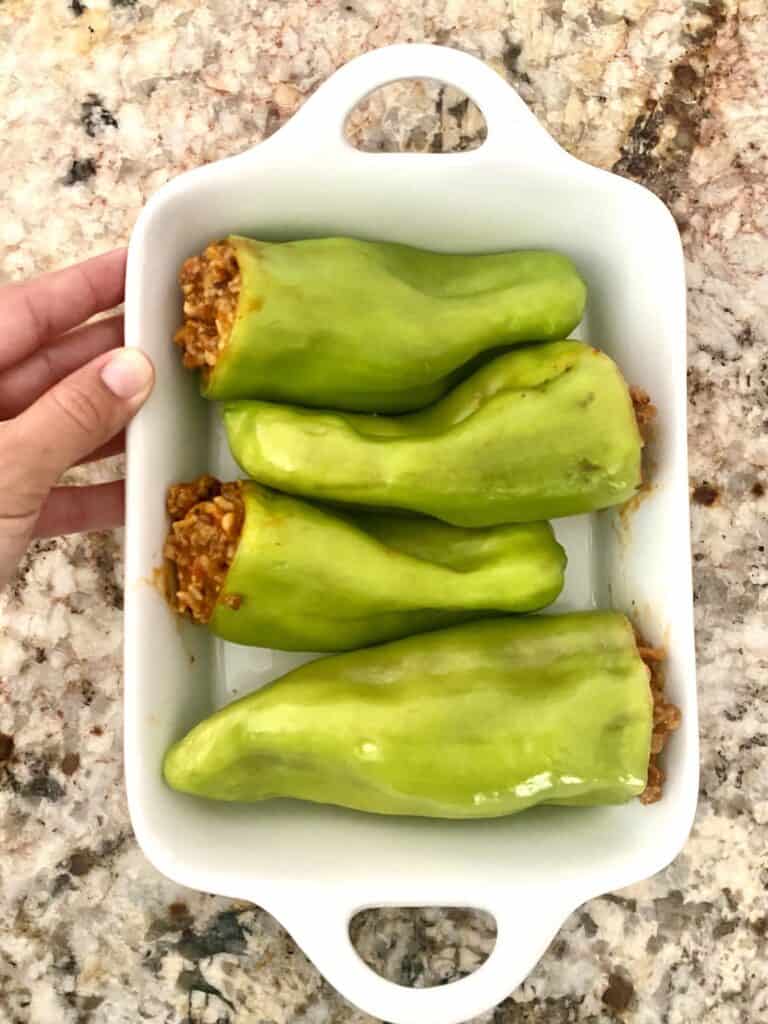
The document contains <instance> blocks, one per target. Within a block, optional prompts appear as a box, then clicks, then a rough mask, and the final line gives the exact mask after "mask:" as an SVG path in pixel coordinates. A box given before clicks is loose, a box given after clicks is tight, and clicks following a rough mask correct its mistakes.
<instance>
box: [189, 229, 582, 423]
mask: <svg viewBox="0 0 768 1024" xmlns="http://www.w3.org/2000/svg"><path fill="white" fill-rule="evenodd" d="M181 283H182V288H183V290H184V295H185V306H184V310H185V317H186V322H185V324H184V325H183V327H182V328H181V330H180V331H179V332H178V333H177V336H176V340H177V342H178V343H179V344H180V345H181V346H182V347H183V348H184V349H185V364H186V365H187V366H190V367H202V368H204V372H203V381H202V391H203V394H204V395H205V396H206V397H207V398H212V399H231V398H262V399H269V400H272V401H284V402H295V403H296V404H298V405H311V406H319V407H324V406H328V407H331V408H336V409H352V410H358V411H363V412H402V411H405V410H411V409H418V408H421V407H423V406H425V405H427V404H429V403H430V402H433V401H435V399H437V398H438V397H439V396H440V395H442V394H443V393H444V392H445V391H446V390H447V389H448V388H449V387H450V385H451V383H452V382H453V381H454V380H455V379H456V374H457V371H459V372H460V369H461V367H463V366H464V365H465V364H466V363H468V362H470V361H471V360H473V359H474V358H475V357H476V356H478V355H480V354H481V353H484V352H487V351H489V350H491V349H494V348H498V347H499V346H507V345H513V344H517V343H519V342H526V341H547V340H551V339H554V338H563V337H565V336H566V335H567V334H569V332H570V331H571V330H572V329H573V328H574V327H575V326H576V325H577V324H578V322H579V320H580V319H581V317H582V314H583V311H584V302H585V295H586V290H585V286H584V283H583V281H582V280H581V278H580V277H579V275H578V273H577V271H576V269H575V268H574V266H573V264H572V263H571V261H570V260H569V259H568V258H567V257H565V256H562V255H560V254H559V253H555V252H544V251H542V252H535V251H533V252H507V253H497V254H493V255H449V254H445V253H435V252H426V251H423V250H420V249H413V248H410V247H408V246H405V245H394V244H391V243H385V242H366V241H360V240H357V239H353V238H318V239H308V240H304V241H296V242H279V243H271V242H260V241H254V240H252V239H248V238H240V237H237V236H231V237H230V238H228V239H227V240H226V241H225V242H221V243H214V244H213V245H211V246H209V247H208V249H206V251H205V253H203V255H202V256H200V257H193V258H192V259H191V260H189V261H187V263H185V265H184V267H183V268H182V273H181Z"/></svg>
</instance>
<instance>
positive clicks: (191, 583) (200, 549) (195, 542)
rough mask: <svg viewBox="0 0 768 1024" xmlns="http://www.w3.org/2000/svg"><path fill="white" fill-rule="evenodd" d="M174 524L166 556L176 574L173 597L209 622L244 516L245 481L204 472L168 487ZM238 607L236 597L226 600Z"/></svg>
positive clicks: (191, 614)
mask: <svg viewBox="0 0 768 1024" xmlns="http://www.w3.org/2000/svg"><path fill="white" fill-rule="evenodd" d="M166 508H167V510H168V515H169V516H170V518H171V528H170V530H169V531H168V537H167V538H166V541H165V547H164V548H163V554H164V556H165V558H166V559H167V560H168V562H169V563H170V565H171V568H172V570H173V576H174V578H175V582H174V586H173V588H172V592H171V593H170V595H169V600H170V602H171V605H172V607H173V608H174V609H175V610H176V611H177V612H179V614H181V615H187V616H189V617H190V618H192V619H193V620H194V621H195V622H202V623H205V622H208V620H209V619H210V617H211V615H213V609H214V607H215V605H216V602H217V600H218V598H219V593H220V592H221V588H222V587H223V585H224V579H225V578H226V575H227V572H228V570H229V567H230V565H231V563H232V559H233V558H234V557H235V551H236V550H237V545H238V542H239V540H240V534H241V532H242V529H243V521H244V519H245V506H244V504H243V496H242V485H241V484H240V483H239V482H236V483H231V484H222V483H221V482H220V481H218V480H217V479H216V478H215V477H212V476H201V477H200V478H199V479H197V480H194V481H192V482H191V483H186V484H175V485H174V486H172V487H170V488H169V489H168V497H167V500H166ZM225 601H226V603H227V604H229V605H230V607H234V608H236V607H238V605H239V600H238V598H237V597H236V596H235V595H232V594H230V595H227V597H226V598H225Z"/></svg>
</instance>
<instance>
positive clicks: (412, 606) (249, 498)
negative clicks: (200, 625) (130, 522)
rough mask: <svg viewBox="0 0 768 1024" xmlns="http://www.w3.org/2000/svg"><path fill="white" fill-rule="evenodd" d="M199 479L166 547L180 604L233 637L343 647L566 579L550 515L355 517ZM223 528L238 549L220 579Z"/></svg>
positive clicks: (460, 616) (293, 646) (540, 594)
mask: <svg viewBox="0 0 768 1024" xmlns="http://www.w3.org/2000/svg"><path fill="white" fill-rule="evenodd" d="M203 479H204V481H209V482H210V483H208V485H207V486H208V489H207V491H205V493H202V494H198V495H197V498H198V501H197V503H196V504H194V505H193V506H192V507H191V508H186V507H185V508H183V509H182V510H181V513H180V514H179V515H178V516H177V517H176V521H175V522H174V523H173V525H172V527H171V532H170V536H169V543H168V544H167V545H166V554H167V556H168V557H169V559H170V560H171V561H172V562H173V563H175V565H176V574H177V577H178V580H177V587H176V601H177V607H178V610H180V611H191V612H193V613H194V612H198V613H199V614H197V615H196V616H195V617H196V618H197V619H198V621H207V622H208V626H209V628H210V630H211V631H212V632H213V633H215V634H216V635H218V636H220V637H223V638H224V639H225V640H231V641H234V642H235V643H239V644H255V645H261V646H264V647H276V648H281V649H283V650H299V651H302V650H305V651H307V650H308V651H341V650H347V649H349V648H352V647H362V646H366V645H368V644H374V643H380V642H382V641H383V640H390V639H394V638H396V637H402V636H406V635H407V634H409V633H416V632H419V631H422V630H428V629H435V628H436V627H438V626H446V625H450V624H452V623H455V622H463V621H466V620H467V619H470V618H477V617H479V616H481V615H484V614H485V615H487V614H488V613H489V612H493V611H496V612H500V611H507V612H528V611H532V610H536V609H539V608H543V607H544V606H545V605H547V604H549V603H550V602H551V601H554V599H555V598H556V597H557V595H558V594H559V593H560V590H561V589H562V586H563V570H564V567H565V552H564V551H563V549H562V547H561V546H560V545H559V544H558V543H557V541H556V540H555V538H554V534H553V532H552V528H551V527H550V525H549V524H548V523H530V524H526V525H519V526H498V527H493V528H488V529H485V530H464V529H461V528H459V527H455V526H447V525H446V524H445V523H440V522H437V521H436V520H430V519H423V518H418V517H414V516H402V517H397V516H391V515H390V516H387V515H382V514H379V515H376V514H369V515H366V514H358V515H354V516H353V515H346V514H342V513H336V512H334V511H332V510H331V509H324V508H321V507H318V506H316V505H313V504H310V503H308V502H305V501H300V500H297V499H295V498H291V497H287V496H286V495H283V494H277V493H275V492H274V491H269V490H266V489H265V488H263V487H260V486H259V485H258V484H255V483H253V482H244V483H242V484H240V485H236V484H225V485H224V488H223V490H224V493H225V498H224V499H222V498H215V497H213V495H214V494H219V493H220V491H221V487H220V485H218V482H217V481H213V478H210V477H209V478H203ZM181 486H182V487H189V486H194V485H181ZM200 499H202V500H200ZM216 502H218V504H217V503H216ZM239 503H240V505H241V509H242V512H240V510H239V508H238V504H239ZM236 522H239V523H240V524H241V525H240V531H239V535H237V536H236V535H235V534H236V530H235V529H233V527H234V524H235V523H236ZM198 526H200V529H198ZM224 527H226V528H227V529H229V530H230V536H231V540H232V544H233V547H234V555H233V557H232V559H231V561H230V562H229V564H228V565H224V566H223V572H220V573H219V575H220V576H222V577H223V578H222V579H221V580H220V581H219V583H218V584H215V580H214V577H215V575H216V572H215V568H212V566H215V563H216V552H217V551H223V550H225V546H226V545H222V544H221V543H220V541H221V540H224V541H227V540H228V538H227V537H224V536H223V532H224ZM199 538H202V541H200V539H199ZM190 584H194V585H195V586H196V588H197V589H196V590H194V589H193V588H192V586H191V585H190ZM214 584H215V585H214ZM196 593H200V594H202V595H203V597H201V600H200V601H198V602H197V603H196V602H195V601H194V595H195V594H196ZM206 595H207V598H208V599H207V601H206V600H205V596H206ZM203 605H205V607H203Z"/></svg>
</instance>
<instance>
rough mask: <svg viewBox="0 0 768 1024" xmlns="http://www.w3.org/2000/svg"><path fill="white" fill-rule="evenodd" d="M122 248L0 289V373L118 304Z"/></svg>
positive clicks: (121, 290) (122, 287)
mask: <svg viewBox="0 0 768 1024" xmlns="http://www.w3.org/2000/svg"><path fill="white" fill-rule="evenodd" d="M125 260H126V250H125V249H114V250H113V251H112V252H107V253H104V254H103V255H102V256H96V257H94V258H93V259H90V260H86V261H85V262H84V263H77V264H75V265H74V266H73V267H67V268H66V269H65V270H56V271H54V272H53V273H51V274H43V276H42V277H38V278H35V279H34V280H32V281H23V282H21V283H19V284H9V285H6V286H5V287H4V288H0V371H2V370H6V369H8V367H9V366H13V365H14V364H16V363H18V362H20V361H21V360H22V359H26V358H27V356H29V355H31V354H32V353H33V352H34V351H35V350H36V349H37V348H39V347H40V346H41V345H44V344H45V343H46V342H48V341H50V340H52V339H53V338H55V337H56V336H57V335H59V334H63V333H64V332H65V331H68V330H70V328H72V327H76V326H77V325H78V324H81V323H83V321H85V320H87V319H88V318H89V317H92V316H93V315H94V313H102V312H104V310H107V309H112V307H113V306H117V305H118V304H119V303H121V302H122V301H123V294H124V291H125Z"/></svg>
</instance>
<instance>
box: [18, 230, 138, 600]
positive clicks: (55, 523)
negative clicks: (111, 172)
mask: <svg viewBox="0 0 768 1024" xmlns="http://www.w3.org/2000/svg"><path fill="white" fill-rule="evenodd" d="M125 258H126V253H125V250H124V249H119V250H115V251H114V252H110V253H106V254H105V255H103V256H97V257H96V258H95V259H91V260H87V261H86V262H85V263H80V264H77V265H76V266H73V267H69V268H67V269H66V270H61V271H57V272H55V273H52V274H45V275H44V276H43V277H39V278H37V279H36V280H33V281H28V282H22V283H20V284H10V285H6V286H5V287H3V288H0V588H2V587H3V586H4V585H5V584H6V583H7V582H8V580H9V579H10V578H11V576H12V575H13V572H14V570H15V568H16V565H17V563H18V561H19V559H20V558H21V556H22V555H23V553H24V551H25V550H26V547H27V545H28V544H29V542H30V540H32V538H34V537H50V536H56V535H59V534H64V533H76V532H79V531H81V530H103V529H108V528H109V527H112V526H117V525H119V524H120V523H122V521H123V502H124V499H123V481H122V480H121V481H116V482H114V483H108V484H97V485H94V486H85V487H59V486H56V484H57V482H58V480H59V477H60V476H61V475H62V473H64V472H65V471H66V470H67V469H69V468H70V467H71V466H74V465H77V464H78V463H82V462H92V461H94V460H96V459H100V458H104V457H105V456H107V455H113V454H115V453H116V452H118V451H121V450H122V448H123V442H124V437H123V433H122V431H123V428H124V427H125V425H126V424H127V423H128V421H129V420H130V419H131V417H132V416H133V415H134V413H135V412H136V411H137V410H138V409H139V407H140V406H141V405H142V403H143V402H144V401H145V399H146V398H147V396H148V395H149V393H150V391H151V390H152V384H153V380H154V371H153V369H152V365H151V363H150V362H149V360H148V359H147V358H146V356H144V355H143V354H142V353H141V352H139V351H138V350H137V349H123V348H120V347H119V346H121V345H122V343H123V318H122V317H121V316H113V317H111V318H109V319H104V320H100V321H98V322H96V323H92V324H85V323H84V321H86V320H88V319H89V318H90V317H92V316H93V315H94V314H95V313H101V312H104V311H105V310H109V309H112V308H113V307H114V306H116V305H118V304H119V303H120V302H122V300H123V291H124V285H125Z"/></svg>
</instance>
